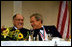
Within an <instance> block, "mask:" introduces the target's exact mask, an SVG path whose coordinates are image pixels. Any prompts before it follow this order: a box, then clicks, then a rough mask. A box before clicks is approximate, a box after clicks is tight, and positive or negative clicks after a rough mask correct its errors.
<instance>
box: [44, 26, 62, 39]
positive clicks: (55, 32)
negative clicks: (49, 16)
mask: <svg viewBox="0 0 72 47" xmlns="http://www.w3.org/2000/svg"><path fill="white" fill-rule="evenodd" d="M44 27H45V30H46V32H47V34H49V33H50V34H52V36H53V37H59V38H62V36H61V35H60V33H59V32H58V30H57V28H56V27H55V26H54V25H52V26H44Z"/></svg>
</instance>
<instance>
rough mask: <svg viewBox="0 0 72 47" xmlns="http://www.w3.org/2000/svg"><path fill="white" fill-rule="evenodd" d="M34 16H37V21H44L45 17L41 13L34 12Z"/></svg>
mask: <svg viewBox="0 0 72 47" xmlns="http://www.w3.org/2000/svg"><path fill="white" fill-rule="evenodd" d="M33 16H35V18H36V20H37V21H39V20H41V23H43V17H42V15H40V14H39V13H34V14H32V15H31V16H30V18H31V17H33Z"/></svg>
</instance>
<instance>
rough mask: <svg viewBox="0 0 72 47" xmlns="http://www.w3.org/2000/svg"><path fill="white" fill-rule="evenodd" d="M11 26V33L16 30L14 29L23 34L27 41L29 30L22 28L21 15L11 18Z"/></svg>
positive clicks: (22, 18)
mask: <svg viewBox="0 0 72 47" xmlns="http://www.w3.org/2000/svg"><path fill="white" fill-rule="evenodd" d="M13 25H14V26H13V28H12V30H11V31H13V30H16V29H18V30H20V32H21V33H22V34H23V37H24V38H26V39H27V40H28V36H29V30H28V29H26V28H23V25H24V17H23V16H22V15H21V14H15V15H14V16H13Z"/></svg>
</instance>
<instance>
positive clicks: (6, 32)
mask: <svg viewBox="0 0 72 47" xmlns="http://www.w3.org/2000/svg"><path fill="white" fill-rule="evenodd" d="M8 33H9V29H8V28H7V29H6V30H4V31H3V32H2V35H3V36H4V38H6V36H8Z"/></svg>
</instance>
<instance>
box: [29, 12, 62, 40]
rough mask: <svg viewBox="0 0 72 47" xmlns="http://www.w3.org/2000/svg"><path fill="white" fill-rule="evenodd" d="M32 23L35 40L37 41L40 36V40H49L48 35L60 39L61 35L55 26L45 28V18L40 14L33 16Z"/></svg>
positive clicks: (31, 17)
mask: <svg viewBox="0 0 72 47" xmlns="http://www.w3.org/2000/svg"><path fill="white" fill-rule="evenodd" d="M30 23H31V26H32V27H33V30H34V35H33V37H35V40H36V39H37V36H38V35H39V40H44V41H45V40H48V38H47V37H48V34H50V35H51V36H52V37H60V38H61V35H60V33H59V32H58V31H57V29H56V27H55V26H54V25H52V26H44V25H43V17H42V15H40V14H39V13H35V14H32V15H31V16H30Z"/></svg>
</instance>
